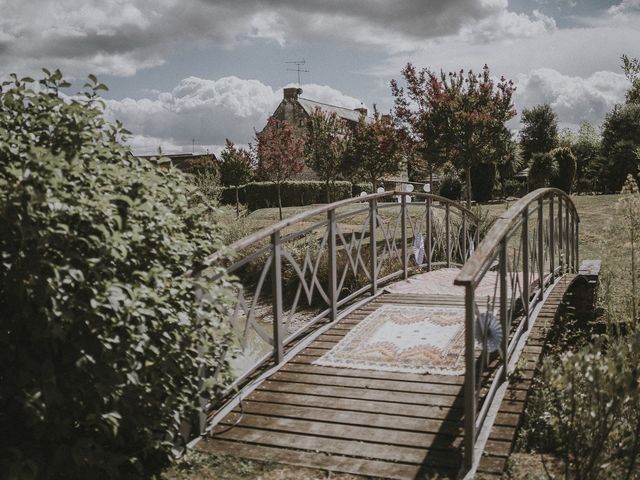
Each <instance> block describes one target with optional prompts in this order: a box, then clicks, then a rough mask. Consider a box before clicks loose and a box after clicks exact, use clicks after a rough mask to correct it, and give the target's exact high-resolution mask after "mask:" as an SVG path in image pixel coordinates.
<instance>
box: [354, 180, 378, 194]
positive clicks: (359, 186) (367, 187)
mask: <svg viewBox="0 0 640 480" xmlns="http://www.w3.org/2000/svg"><path fill="white" fill-rule="evenodd" d="M362 192H367V193H376V192H372V191H371V184H370V183H362V182H358V183H352V184H351V196H352V197H359V196H360V194H361V193H362Z"/></svg>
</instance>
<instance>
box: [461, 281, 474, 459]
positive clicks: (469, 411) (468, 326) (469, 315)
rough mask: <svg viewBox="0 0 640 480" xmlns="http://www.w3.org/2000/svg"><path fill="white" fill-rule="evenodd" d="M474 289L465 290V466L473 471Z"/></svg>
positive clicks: (469, 287) (469, 286) (471, 287)
mask: <svg viewBox="0 0 640 480" xmlns="http://www.w3.org/2000/svg"><path fill="white" fill-rule="evenodd" d="M474 293H475V292H474V287H473V283H468V284H467V285H466V289H465V296H464V298H465V329H464V331H465V336H464V349H465V373H464V466H465V469H466V470H471V468H472V467H473V461H474V453H475V452H474V448H475V444H476V363H475V360H476V358H475V345H476V334H475V319H474V302H475V299H474Z"/></svg>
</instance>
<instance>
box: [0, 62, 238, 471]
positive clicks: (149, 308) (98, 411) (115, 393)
mask: <svg viewBox="0 0 640 480" xmlns="http://www.w3.org/2000/svg"><path fill="white" fill-rule="evenodd" d="M45 73H46V74H47V77H46V78H44V79H43V80H41V86H40V88H39V89H38V90H37V91H34V90H35V89H32V82H33V80H31V79H22V80H18V78H17V77H16V76H12V80H10V81H8V82H4V83H3V85H2V91H1V92H0V252H1V258H2V268H0V312H2V315H1V316H0V331H1V332H2V333H0V364H2V369H0V431H2V432H5V435H2V437H1V440H0V471H1V472H2V476H4V475H6V476H8V477H10V478H71V479H73V478H140V477H147V476H150V475H152V474H153V473H154V472H157V471H158V470H159V469H160V468H162V467H163V466H164V465H165V464H166V463H167V462H168V461H169V459H170V456H171V451H172V446H173V444H174V443H173V440H174V438H175V437H176V435H177V433H178V430H179V428H180V425H181V422H182V421H184V420H185V419H188V418H189V417H190V416H191V415H192V414H193V413H194V412H195V411H196V402H197V401H198V395H199V394H201V393H202V390H203V388H204V387H203V385H202V384H201V381H200V378H201V377H200V376H199V375H198V373H199V371H202V370H206V369H213V368H217V367H222V371H223V372H225V371H227V369H226V365H225V363H224V362H223V360H222V350H223V347H224V345H225V344H226V343H228V342H229V341H230V339H229V333H228V329H227V327H226V325H225V323H224V322H223V311H224V304H225V299H226V288H225V287H224V286H223V285H222V284H220V283H219V282H216V283H211V282H210V283H208V284H206V283H204V281H195V280H193V279H192V278H190V277H189V276H187V275H186V273H187V272H188V271H189V270H190V269H193V268H196V267H197V265H198V259H200V258H203V257H204V256H205V255H207V254H209V253H212V252H213V251H214V250H215V249H217V248H218V247H219V246H220V241H219V236H218V233H217V228H216V227H215V225H214V226H212V225H210V224H208V223H207V222H206V221H205V220H203V219H204V215H203V214H204V213H206V211H207V209H208V204H207V202H206V201H205V199H204V198H203V197H202V196H201V195H200V194H199V193H198V191H197V189H196V188H194V187H191V186H189V185H188V182H186V181H185V179H184V175H183V174H182V173H180V172H179V171H177V170H176V169H171V168H170V169H162V168H158V165H156V164H153V163H151V162H149V161H147V160H143V159H137V158H134V157H132V156H131V155H130V154H129V153H128V149H127V148H126V147H124V146H123V145H121V144H119V142H118V141H119V139H121V138H122V135H123V134H125V133H126V132H125V131H124V130H123V129H122V128H121V126H120V124H116V125H110V124H108V123H106V122H105V120H104V119H103V111H102V103H101V102H100V100H99V99H98V97H97V94H96V91H97V90H100V89H102V88H104V86H103V85H101V84H98V83H97V81H96V79H95V77H93V76H90V83H88V84H87V85H85V88H86V91H85V95H84V96H81V97H80V99H70V100H68V101H64V100H63V99H62V97H61V96H60V94H59V90H60V89H61V88H63V87H65V86H68V83H67V82H65V81H64V80H63V79H62V75H61V74H60V72H59V71H56V72H55V73H53V74H49V72H45ZM199 288H201V289H203V290H204V291H205V292H207V293H208V294H209V295H208V298H209V299H210V300H208V301H205V300H202V301H198V297H199V294H200V293H201V290H199Z"/></svg>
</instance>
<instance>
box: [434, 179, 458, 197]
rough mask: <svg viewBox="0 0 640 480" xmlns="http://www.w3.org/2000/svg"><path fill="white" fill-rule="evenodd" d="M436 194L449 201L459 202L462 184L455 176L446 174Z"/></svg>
mask: <svg viewBox="0 0 640 480" xmlns="http://www.w3.org/2000/svg"><path fill="white" fill-rule="evenodd" d="M438 194H439V195H441V196H443V197H446V198H448V199H450V200H460V196H461V195H462V182H461V181H460V179H459V178H458V177H456V176H453V175H451V174H446V175H445V176H444V177H442V181H441V182H440V190H439V191H438Z"/></svg>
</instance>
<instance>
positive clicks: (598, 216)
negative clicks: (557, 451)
mask: <svg viewBox="0 0 640 480" xmlns="http://www.w3.org/2000/svg"><path fill="white" fill-rule="evenodd" d="M619 198H620V195H594V196H586V195H585V196H574V197H572V200H573V201H574V203H575V205H576V207H577V209H578V213H579V215H580V258H582V259H587V258H588V259H597V258H601V256H602V255H601V252H602V248H603V247H602V244H603V242H604V241H605V239H606V225H607V224H608V222H609V221H610V219H611V218H612V213H613V211H614V208H615V203H616V201H617V200H618V199H619ZM511 204H513V202H511V203H507V202H504V203H495V204H491V205H482V206H481V208H483V209H486V210H487V211H488V212H489V215H490V216H491V217H496V216H498V215H500V214H501V213H502V212H504V211H505V210H506V209H507V208H508V207H509V206H510V205H511ZM316 206H317V205H312V206H307V207H287V208H283V217H289V216H293V215H296V214H298V213H300V212H303V211H305V210H308V209H310V208H314V207H316ZM359 207H360V206H354V207H353V208H354V210H355V209H357V208H359ZM389 214H391V212H389ZM360 215H361V216H362V218H360V217H356V216H354V219H353V220H352V222H353V223H354V225H358V224H362V222H363V221H364V219H365V216H364V215H366V214H365V213H362V214H360ZM323 218H326V217H324V215H320V216H318V217H317V218H314V219H312V220H310V221H309V225H310V224H311V223H313V222H317V221H320V220H322V219H323ZM278 220H279V217H278V209H277V208H268V209H261V210H257V211H255V212H251V213H250V214H249V215H247V216H246V217H245V218H244V219H242V220H240V222H242V224H243V225H242V229H241V230H240V231H242V232H243V234H245V235H248V234H249V233H252V232H255V231H257V230H259V229H261V228H264V227H267V226H269V225H272V224H273V223H275V222H277V221H278ZM296 228H299V226H298V227H296ZM511 475H512V476H511V478H517V479H521V478H522V479H524V478H546V475H545V473H544V470H543V469H542V467H541V465H540V456H539V455H529V454H518V455H516V456H515V457H514V461H513V462H512V470H511ZM162 478H163V479H164V480H186V479H190V480H192V479H193V480H204V479H228V480H249V479H262V480H294V479H296V480H297V479H303V478H304V479H309V480H316V479H317V480H320V479H327V478H332V479H336V480H352V479H358V478H360V479H361V478H364V477H357V476H353V475H344V474H335V473H329V472H324V471H320V470H312V469H307V468H297V467H290V466H286V465H278V464H273V463H269V462H258V461H251V460H245V459H238V458H233V457H226V456H216V455H210V454H205V453H200V452H191V453H190V454H188V455H187V456H186V457H185V458H183V459H182V460H180V461H179V462H177V463H176V465H174V466H173V467H172V468H171V469H169V470H167V471H166V472H165V473H164V474H163V475H162Z"/></svg>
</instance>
